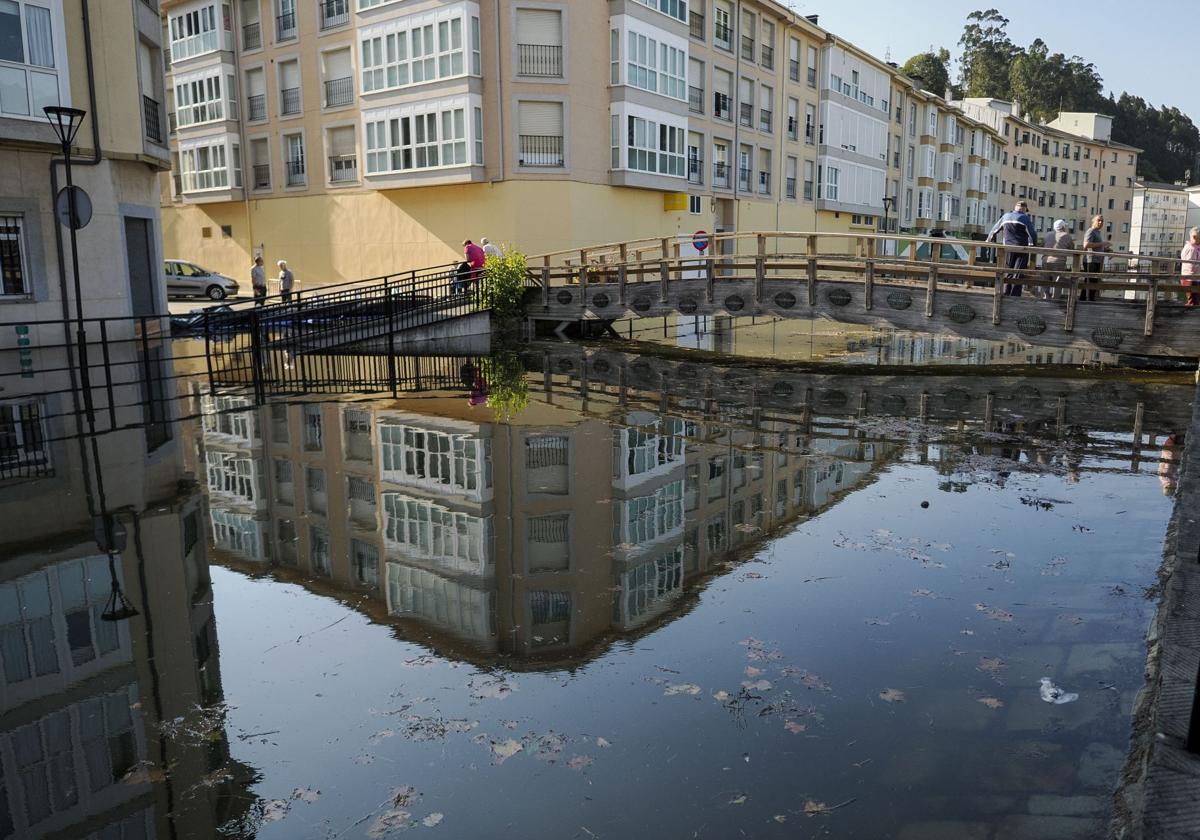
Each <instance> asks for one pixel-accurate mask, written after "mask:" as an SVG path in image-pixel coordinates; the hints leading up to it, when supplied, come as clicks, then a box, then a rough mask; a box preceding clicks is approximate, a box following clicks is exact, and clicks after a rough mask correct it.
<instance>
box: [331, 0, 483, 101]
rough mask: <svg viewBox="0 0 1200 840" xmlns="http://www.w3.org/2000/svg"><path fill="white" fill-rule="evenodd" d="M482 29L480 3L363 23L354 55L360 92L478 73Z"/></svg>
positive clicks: (417, 85)
mask: <svg viewBox="0 0 1200 840" xmlns="http://www.w3.org/2000/svg"><path fill="white" fill-rule="evenodd" d="M455 24H457V31H456V26H455ZM478 29H479V6H478V4H476V3H460V4H456V5H453V6H446V7H443V8H437V9H434V10H431V11H428V12H421V13H419V14H413V15H406V16H404V17H398V18H393V19H390V20H385V21H381V22H379V23H375V24H371V25H369V26H363V27H361V28H360V29H359V32H358V39H357V41H356V44H355V49H356V51H357V56H352V61H353V59H354V58H355V57H356V58H357V60H358V70H357V73H356V75H357V77H358V89H359V94H360V95H364V96H365V95H370V94H374V93H379V92H381V91H391V90H404V89H407V88H413V87H419V86H421V85H427V84H432V83H435V82H441V81H444V80H446V79H456V78H463V77H465V76H469V75H473V76H477V75H479V73H480V68H479V66H478V64H479V55H478V52H479V50H478ZM414 36H416V40H415V42H414ZM456 36H457V41H456ZM456 44H457V45H456ZM418 76H419V77H420V78H418Z"/></svg>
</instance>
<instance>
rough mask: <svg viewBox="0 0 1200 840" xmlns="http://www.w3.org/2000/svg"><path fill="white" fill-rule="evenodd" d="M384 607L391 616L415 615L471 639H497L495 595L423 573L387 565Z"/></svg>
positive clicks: (430, 573) (409, 567)
mask: <svg viewBox="0 0 1200 840" xmlns="http://www.w3.org/2000/svg"><path fill="white" fill-rule="evenodd" d="M387 603H388V612H389V613H391V614H392V615H415V616H418V617H420V618H423V619H425V620H427V621H429V622H431V623H433V624H436V625H437V626H439V627H444V628H446V629H448V630H452V631H454V632H456V633H459V634H460V635H463V636H467V637H469V638H472V639H480V640H484V639H491V638H493V637H494V636H495V635H496V621H495V616H496V594H495V591H489V592H483V591H480V590H478V589H473V588H472V587H469V586H466V585H464V584H462V583H460V582H458V581H455V580H451V579H449V578H444V577H442V576H441V575H439V574H436V573H434V572H431V571H428V570H426V569H414V568H412V567H411V566H406V565H403V564H402V563H388V564H387Z"/></svg>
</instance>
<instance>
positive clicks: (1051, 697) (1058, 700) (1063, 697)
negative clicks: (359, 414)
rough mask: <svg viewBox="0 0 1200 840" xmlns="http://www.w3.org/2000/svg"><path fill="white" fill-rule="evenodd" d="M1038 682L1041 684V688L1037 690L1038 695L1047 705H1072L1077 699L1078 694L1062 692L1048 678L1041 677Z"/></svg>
mask: <svg viewBox="0 0 1200 840" xmlns="http://www.w3.org/2000/svg"><path fill="white" fill-rule="evenodd" d="M1039 682H1041V687H1040V688H1039V689H1038V693H1039V694H1041V696H1042V699H1043V700H1045V701H1046V702H1047V703H1054V704H1055V705H1058V706H1061V705H1062V704H1063V703H1074V702H1075V701H1076V700H1078V699H1079V695H1078V694H1076V693H1075V692H1073V691H1063V690H1062V689H1061V688H1059V687H1058V686H1056V685H1055V684H1054V683H1053V681H1051V679H1050V678H1049V677H1042V678H1041V680H1040V681H1039Z"/></svg>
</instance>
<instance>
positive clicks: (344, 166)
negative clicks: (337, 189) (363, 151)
mask: <svg viewBox="0 0 1200 840" xmlns="http://www.w3.org/2000/svg"><path fill="white" fill-rule="evenodd" d="M357 180H358V155H330V157H329V183H331V184H345V183H347V182H349V181H357Z"/></svg>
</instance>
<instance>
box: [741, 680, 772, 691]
mask: <svg viewBox="0 0 1200 840" xmlns="http://www.w3.org/2000/svg"><path fill="white" fill-rule="evenodd" d="M742 688H744V689H746V690H747V691H770V690H771V681H770V680H744V681H743V682H742Z"/></svg>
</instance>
